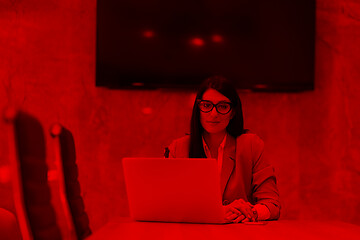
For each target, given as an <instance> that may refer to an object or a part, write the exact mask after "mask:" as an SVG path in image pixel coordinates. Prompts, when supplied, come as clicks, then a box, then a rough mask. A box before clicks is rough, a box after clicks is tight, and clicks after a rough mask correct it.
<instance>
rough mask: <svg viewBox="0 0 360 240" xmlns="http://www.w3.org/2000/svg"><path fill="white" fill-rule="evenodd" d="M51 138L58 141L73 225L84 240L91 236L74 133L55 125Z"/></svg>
mask: <svg viewBox="0 0 360 240" xmlns="http://www.w3.org/2000/svg"><path fill="white" fill-rule="evenodd" d="M50 134H51V136H53V137H54V138H55V139H58V141H56V143H55V153H56V155H57V159H58V160H57V161H58V162H59V164H60V165H61V168H62V172H63V181H64V183H65V184H64V188H65V193H66V198H67V201H68V205H69V208H70V213H71V215H72V219H73V224H74V227H75V230H76V235H77V237H78V239H84V238H86V237H87V236H89V235H90V234H91V230H90V227H89V218H88V215H87V213H86V212H85V206H84V201H83V198H82V196H81V190H80V183H79V179H78V176H79V170H78V166H77V164H76V152H75V142H74V137H73V135H72V133H71V132H70V131H69V130H68V129H66V128H65V127H63V126H62V125H60V124H54V125H53V127H52V128H51V130H50Z"/></svg>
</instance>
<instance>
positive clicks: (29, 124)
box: [5, 109, 62, 240]
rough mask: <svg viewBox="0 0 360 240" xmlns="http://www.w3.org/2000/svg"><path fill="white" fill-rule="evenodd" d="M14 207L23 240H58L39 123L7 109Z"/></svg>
mask: <svg viewBox="0 0 360 240" xmlns="http://www.w3.org/2000/svg"><path fill="white" fill-rule="evenodd" d="M5 120H6V121H7V122H8V123H10V126H11V127H9V134H8V136H9V138H10V139H9V140H10V141H9V146H10V148H11V150H10V152H9V157H10V162H11V169H12V170H11V172H12V182H13V193H14V205H15V210H16V215H17V219H18V222H19V227H20V231H21V234H22V238H23V239H24V240H28V239H36V240H37V239H54V240H55V239H61V238H62V236H61V231H60V229H59V227H58V225H57V221H56V214H55V210H54V208H53V206H52V203H51V191H50V187H49V185H48V167H47V163H46V145H45V136H44V131H43V128H42V126H41V123H40V122H39V121H38V120H37V119H36V118H35V117H34V116H31V115H30V114H28V113H25V112H23V111H16V110H15V109H7V110H6V111H5Z"/></svg>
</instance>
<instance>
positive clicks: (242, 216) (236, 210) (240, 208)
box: [224, 199, 256, 223]
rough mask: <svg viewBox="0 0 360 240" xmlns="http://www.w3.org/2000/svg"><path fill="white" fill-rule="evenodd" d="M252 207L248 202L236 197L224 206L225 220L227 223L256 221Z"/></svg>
mask: <svg viewBox="0 0 360 240" xmlns="http://www.w3.org/2000/svg"><path fill="white" fill-rule="evenodd" d="M253 207H254V205H252V204H251V203H249V202H245V201H244V200H243V199H238V200H235V201H233V202H232V203H230V204H229V205H226V206H224V210H225V221H226V222H228V223H231V222H233V223H239V222H243V221H252V222H255V221H256V216H255V214H254V213H253V210H252V209H253Z"/></svg>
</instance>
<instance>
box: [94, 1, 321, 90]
mask: <svg viewBox="0 0 360 240" xmlns="http://www.w3.org/2000/svg"><path fill="white" fill-rule="evenodd" d="M96 35H97V41H96V86H103V87H109V88H147V87H148V88H179V87H185V88H193V87H195V86H197V85H198V84H199V83H200V82H202V81H203V80H204V79H205V78H207V77H209V76H211V75H222V76H225V77H227V78H229V79H231V80H233V81H234V82H235V83H236V85H237V87H238V88H239V89H252V90H261V91H303V90H312V89H313V87H314V52H315V50H314V48H315V0H291V1H289V0H172V1H165V0H121V1H118V0H98V1H97V33H96Z"/></svg>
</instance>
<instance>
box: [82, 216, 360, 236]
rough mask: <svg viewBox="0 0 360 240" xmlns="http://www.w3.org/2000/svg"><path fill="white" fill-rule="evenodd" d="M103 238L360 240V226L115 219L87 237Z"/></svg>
mask: <svg viewBox="0 0 360 240" xmlns="http://www.w3.org/2000/svg"><path fill="white" fill-rule="evenodd" d="M100 239H101V240H102V239H134V240H136V239H141V240H143V239H159V240H160V239H171V240H181V239H186V240H191V239H210V240H213V239H254V240H257V239H264V240H271V239H274V240H275V239H276V240H283V239H284V240H285V239H286V240H292V239H295V240H297V239H304V240H311V239H326V240H330V239H331V240H332V239H346V240H352V239H354V240H355V239H356V240H359V239H360V226H358V225H354V224H350V223H345V222H339V221H305V220H278V221H268V222H265V224H261V225H258V224H256V225H255V224H244V223H238V224H223V225H221V224H191V223H164V222H137V221H133V220H131V219H130V218H117V219H114V220H113V221H111V222H109V223H107V224H106V225H105V226H104V227H102V228H100V229H99V230H98V231H96V232H95V233H93V234H92V235H91V236H90V237H89V238H87V240H100Z"/></svg>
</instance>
